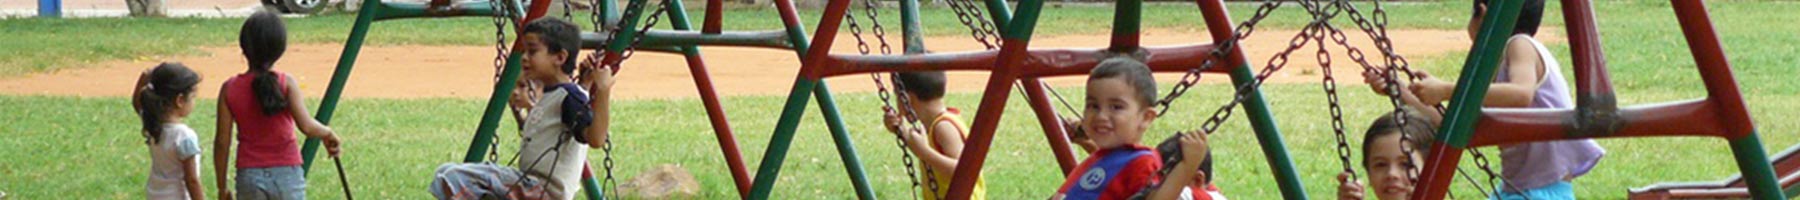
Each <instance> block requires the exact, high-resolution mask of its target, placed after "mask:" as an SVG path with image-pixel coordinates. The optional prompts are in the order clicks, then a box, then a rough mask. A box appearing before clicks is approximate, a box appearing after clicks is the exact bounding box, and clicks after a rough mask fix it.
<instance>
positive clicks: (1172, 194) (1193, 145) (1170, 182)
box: [1149, 132, 1209, 199]
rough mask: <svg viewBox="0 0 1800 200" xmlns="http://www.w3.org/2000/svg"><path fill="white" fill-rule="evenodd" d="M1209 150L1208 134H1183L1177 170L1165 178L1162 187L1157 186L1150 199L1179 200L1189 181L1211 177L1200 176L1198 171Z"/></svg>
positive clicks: (1176, 165)
mask: <svg viewBox="0 0 1800 200" xmlns="http://www.w3.org/2000/svg"><path fill="white" fill-rule="evenodd" d="M1208 150H1209V149H1208V147H1207V144H1206V133H1203V132H1189V133H1182V136H1181V156H1182V158H1181V162H1180V163H1177V164H1175V166H1174V167H1175V168H1174V169H1175V170H1171V171H1170V172H1169V175H1168V177H1164V178H1163V183H1162V185H1160V186H1157V187H1156V190H1155V191H1152V192H1150V198H1149V199H1176V198H1179V197H1180V195H1181V190H1183V189H1186V186H1187V185H1188V184H1187V181H1190V180H1194V177H1197V176H1207V175H1209V174H1200V172H1198V171H1199V170H1196V169H1200V163H1201V162H1204V161H1205V159H1206V154H1207V151H1208Z"/></svg>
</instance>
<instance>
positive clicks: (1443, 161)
mask: <svg viewBox="0 0 1800 200" xmlns="http://www.w3.org/2000/svg"><path fill="white" fill-rule="evenodd" d="M1427 142H1432V141H1427ZM1436 143H1437V145H1431V148H1430V151H1428V153H1427V154H1425V155H1426V157H1425V167H1424V168H1419V170H1420V171H1419V176H1418V179H1417V181H1427V180H1430V181H1431V182H1429V183H1425V182H1420V183H1414V184H1413V187H1414V188H1413V189H1414V190H1415V191H1413V193H1412V194H1413V195H1419V194H1425V195H1426V196H1422V197H1421V196H1414V197H1412V198H1410V199H1444V195H1445V194H1448V192H1449V191H1450V181H1451V180H1456V165H1457V163H1458V162H1460V161H1462V155H1463V149H1462V148H1457V147H1451V146H1450V145H1445V144H1444V143H1442V142H1436ZM1421 192H1422V193H1421Z"/></svg>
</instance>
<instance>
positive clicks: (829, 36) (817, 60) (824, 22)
mask: <svg viewBox="0 0 1800 200" xmlns="http://www.w3.org/2000/svg"><path fill="white" fill-rule="evenodd" d="M784 2H785V3H791V2H789V1H787V0H777V2H776V3H784ZM831 6H839V7H841V8H833V7H831ZM849 6H850V3H848V2H843V3H839V2H837V1H832V3H828V4H827V5H826V8H825V14H824V15H821V16H844V13H846V12H848V11H849ZM789 17H794V18H798V17H797V16H789V15H786V14H783V15H782V16H781V18H783V19H782V20H784V21H783V22H782V23H790V22H787V21H785V20H787V19H786V18H789ZM793 21H794V22H792V23H799V22H798V21H799V19H795V20H793ZM843 22H844V18H843V17H820V19H819V27H839V26H841V25H842V24H843ZM813 31H815V32H814V33H813V35H816V36H818V37H813V38H812V43H810V44H820V45H822V46H818V47H812V48H810V49H807V51H806V54H805V55H804V56H802V57H801V59H800V61H801V62H800V74H805V75H806V77H807V79H813V80H818V79H820V78H823V77H824V76H820V74H821V72H824V71H825V70H826V69H829V68H831V67H826V66H828V65H821V64H824V63H826V62H830V60H831V58H830V57H831V44H832V42H833V41H837V37H833V36H837V33H838V28H820V29H819V30H813Z"/></svg>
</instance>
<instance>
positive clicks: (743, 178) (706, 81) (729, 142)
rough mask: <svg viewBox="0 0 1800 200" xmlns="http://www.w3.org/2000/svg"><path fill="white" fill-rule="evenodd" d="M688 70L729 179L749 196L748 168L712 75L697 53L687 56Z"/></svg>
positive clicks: (739, 192)
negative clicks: (728, 171) (729, 176)
mask: <svg viewBox="0 0 1800 200" xmlns="http://www.w3.org/2000/svg"><path fill="white" fill-rule="evenodd" d="M687 63H688V72H689V73H692V74H693V76H694V87H695V88H697V89H699V91H700V102H701V104H704V105H705V106H706V118H707V120H710V121H712V127H713V133H714V135H716V136H717V137H718V138H719V150H721V152H723V153H724V154H725V166H726V167H727V168H730V169H731V180H732V181H733V183H736V184H737V188H738V195H739V196H743V197H747V196H750V170H748V169H745V168H744V156H743V155H744V154H743V153H740V152H739V151H738V144H737V136H735V134H732V133H731V123H730V121H727V120H726V119H725V107H724V106H720V105H719V93H718V92H717V91H715V90H714V88H713V83H712V75H711V74H710V73H707V72H706V62H705V61H703V60H701V59H700V55H699V54H697V53H696V54H691V55H688V56H687Z"/></svg>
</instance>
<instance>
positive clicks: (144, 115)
mask: <svg viewBox="0 0 1800 200" xmlns="http://www.w3.org/2000/svg"><path fill="white" fill-rule="evenodd" d="M198 83H200V75H199V74H194V71H193V70H190V69H188V68H187V66H182V65H181V64H177V63H163V64H161V65H157V66H156V68H152V69H150V70H149V71H145V72H144V74H143V75H142V76H140V77H138V84H137V87H136V88H134V89H133V90H132V95H131V101H132V107H133V108H136V111H137V114H138V119H140V120H142V121H143V123H144V138H145V139H146V143H148V145H150V160H151V162H150V177H149V178H148V180H147V181H146V182H147V183H146V184H145V191H146V196H148V197H150V199H204V198H205V197H206V195H205V194H206V193H204V192H201V191H200V178H199V175H200V173H199V168H200V165H199V164H198V161H196V158H199V156H200V142H199V139H198V138H199V136H196V135H195V134H194V129H192V128H189V127H188V126H187V125H186V124H183V123H182V119H184V118H187V116H188V114H189V113H192V112H193V110H194V85H195V84H198Z"/></svg>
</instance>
